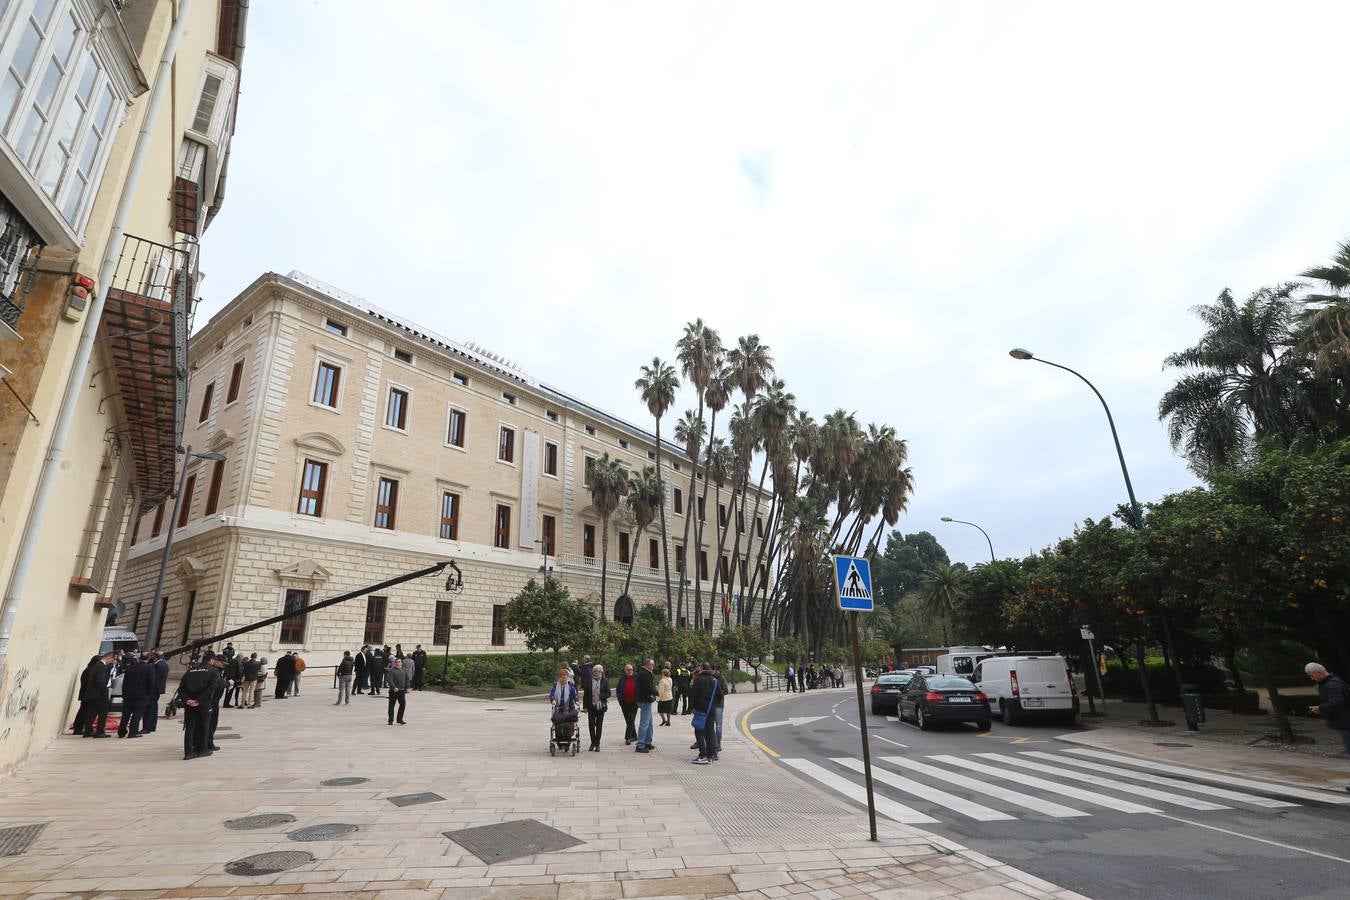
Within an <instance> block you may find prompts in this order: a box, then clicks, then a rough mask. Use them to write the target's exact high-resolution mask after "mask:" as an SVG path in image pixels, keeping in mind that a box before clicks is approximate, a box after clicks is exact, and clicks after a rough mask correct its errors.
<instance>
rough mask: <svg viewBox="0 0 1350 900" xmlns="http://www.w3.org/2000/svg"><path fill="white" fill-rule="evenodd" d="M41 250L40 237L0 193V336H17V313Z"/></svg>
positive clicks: (15, 337) (2, 338)
mask: <svg viewBox="0 0 1350 900" xmlns="http://www.w3.org/2000/svg"><path fill="white" fill-rule="evenodd" d="M41 254H42V238H41V237H39V236H38V233H37V232H36V231H34V230H33V226H31V225H29V224H28V221H27V220H26V219H24V217H23V216H21V215H20V214H19V211H18V210H17V209H15V208H14V205H13V204H12V203H10V202H9V201H8V200H7V199H5V198H4V196H3V195H0V340H4V339H10V340H15V339H18V337H19V316H20V315H22V314H23V304H24V298H25V297H26V296H27V294H28V291H29V289H31V288H32V286H33V269H34V266H35V265H36V263H37V258H38V257H39V256H40V255H41Z"/></svg>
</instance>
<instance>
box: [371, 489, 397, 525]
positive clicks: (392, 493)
mask: <svg viewBox="0 0 1350 900" xmlns="http://www.w3.org/2000/svg"><path fill="white" fill-rule="evenodd" d="M397 515H398V482H397V481H395V480H394V479H393V478H381V479H380V485H379V488H378V489H377V490H376V492H375V527H376V528H386V529H388V530H390V531H393V530H394V523H395V521H396V516H397Z"/></svg>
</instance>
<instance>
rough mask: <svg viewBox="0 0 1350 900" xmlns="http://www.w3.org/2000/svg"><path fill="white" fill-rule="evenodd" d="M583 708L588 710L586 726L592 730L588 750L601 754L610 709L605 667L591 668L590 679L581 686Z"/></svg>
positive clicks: (596, 666)
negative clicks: (601, 744) (607, 714)
mask: <svg viewBox="0 0 1350 900" xmlns="http://www.w3.org/2000/svg"><path fill="white" fill-rule="evenodd" d="M581 706H582V708H583V709H585V710H586V726H587V727H588V728H589V729H590V733H591V745H590V747H588V748H587V750H590V751H594V752H595V753H599V752H600V733H601V732H602V731H603V730H604V727H605V713H606V712H607V711H608V709H609V679H608V678H606V677H605V667H604V666H602V665H599V664H596V665H594V666H591V674H590V677H589V678H587V679H586V680H585V681H584V682H582V684H581Z"/></svg>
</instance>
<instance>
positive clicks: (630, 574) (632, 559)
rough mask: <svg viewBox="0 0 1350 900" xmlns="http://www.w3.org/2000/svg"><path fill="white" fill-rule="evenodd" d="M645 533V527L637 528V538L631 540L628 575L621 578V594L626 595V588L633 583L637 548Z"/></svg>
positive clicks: (640, 544)
mask: <svg viewBox="0 0 1350 900" xmlns="http://www.w3.org/2000/svg"><path fill="white" fill-rule="evenodd" d="M646 533H647V529H645V528H643V529H641V530H639V531H638V533H637V540H635V541H634V542H633V552H632V553H631V554H630V555H629V560H628V575H627V576H626V577H625V578H624V580H623V595H622V596H627V594H628V588H629V586H631V585H632V583H633V570H634V569H636V568H637V558H638V556H637V555H638V548H639V547H641V546H642V538H643V535H645V534H646Z"/></svg>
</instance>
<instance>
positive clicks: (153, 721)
mask: <svg viewBox="0 0 1350 900" xmlns="http://www.w3.org/2000/svg"><path fill="white" fill-rule="evenodd" d="M150 668H152V669H154V670H155V692H154V696H153V697H151V698H150V705H149V706H148V707H147V708H146V710H145V725H144V727H143V728H141V733H142V734H154V733H155V729H157V728H158V727H159V701H160V698H161V697H163V696H164V692H165V691H167V690H168V689H169V661H168V660H167V659H165V658H164V654H162V653H160V652H159V651H158V650H156V651H155V652H153V653H151V654H150Z"/></svg>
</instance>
